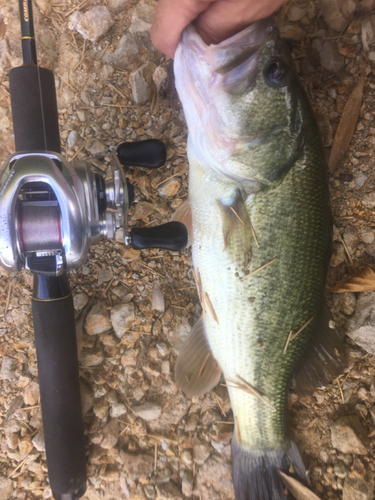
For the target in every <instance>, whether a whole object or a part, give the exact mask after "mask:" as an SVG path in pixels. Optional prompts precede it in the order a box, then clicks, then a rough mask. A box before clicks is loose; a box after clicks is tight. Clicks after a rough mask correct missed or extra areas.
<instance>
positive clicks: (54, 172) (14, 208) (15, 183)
mask: <svg viewBox="0 0 375 500" xmlns="http://www.w3.org/2000/svg"><path fill="white" fill-rule="evenodd" d="M165 159H166V150H165V146H164V144H163V143H162V142H161V141H159V140H156V139H150V140H146V141H139V142H129V143H123V144H120V146H119V147H118V148H117V154H116V153H115V151H114V150H112V162H111V171H112V175H111V176H109V177H107V178H105V179H104V177H103V176H102V175H99V174H97V173H94V172H93V171H92V170H91V169H90V168H89V165H88V163H87V162H85V161H81V160H78V161H77V160H76V161H73V162H71V163H69V162H68V161H67V160H66V159H65V158H64V157H63V156H61V155H60V154H59V153H54V152H50V151H48V152H43V151H40V152H34V151H33V152H24V153H23V152H21V153H16V154H14V155H12V156H11V157H10V158H9V159H8V160H7V161H6V162H5V164H4V166H3V167H2V169H1V170H0V226H1V228H0V229H1V230H0V264H1V265H2V266H3V267H4V268H5V269H7V270H9V271H19V270H20V269H22V268H24V267H26V268H28V269H29V270H30V271H32V272H34V273H37V274H39V275H44V276H59V275H61V274H62V273H63V272H64V270H65V269H76V268H78V267H79V266H81V265H82V264H83V263H84V261H85V259H86V256H87V252H88V249H89V247H90V246H91V245H94V244H96V243H98V242H99V241H100V239H101V238H102V237H105V238H113V237H114V234H115V231H116V230H117V229H119V228H120V227H121V223H122V220H123V228H124V243H125V245H130V246H132V247H133V248H136V249H141V248H165V249H168V250H181V249H182V248H184V247H185V246H186V243H187V231H186V228H185V226H184V225H183V224H180V223H178V222H169V223H167V224H163V225H162V226H157V227H152V228H133V229H132V230H131V231H130V232H128V230H127V219H128V209H129V206H130V205H131V203H132V201H133V198H134V189H133V186H132V185H131V184H130V183H129V182H128V181H127V179H126V177H125V173H124V170H123V167H122V165H121V163H122V164H124V165H129V164H131V165H137V166H144V167H149V168H157V167H159V166H161V165H163V164H164V162H165ZM120 162H121V163H120Z"/></svg>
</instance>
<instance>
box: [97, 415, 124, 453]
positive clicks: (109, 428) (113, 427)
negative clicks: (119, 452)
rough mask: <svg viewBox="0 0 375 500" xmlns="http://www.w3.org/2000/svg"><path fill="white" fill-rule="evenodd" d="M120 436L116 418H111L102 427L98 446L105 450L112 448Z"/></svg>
mask: <svg viewBox="0 0 375 500" xmlns="http://www.w3.org/2000/svg"><path fill="white" fill-rule="evenodd" d="M119 436H120V429H119V425H118V422H117V420H116V419H114V418H113V419H112V420H110V421H109V422H108V424H107V425H106V426H105V427H104V429H103V440H102V442H101V443H100V446H101V447H102V448H104V449H106V450H110V449H111V448H113V447H114V446H115V445H116V444H117V441H118V438H119Z"/></svg>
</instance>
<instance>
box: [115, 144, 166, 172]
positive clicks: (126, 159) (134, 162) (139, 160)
mask: <svg viewBox="0 0 375 500" xmlns="http://www.w3.org/2000/svg"><path fill="white" fill-rule="evenodd" d="M117 156H118V159H119V160H120V163H121V165H125V166H134V167H147V168H159V167H161V166H163V165H164V163H165V160H166V159H167V150H166V148H165V145H164V142H162V141H159V140H158V139H146V140H145V141H136V142H123V143H122V144H120V145H119V146H117Z"/></svg>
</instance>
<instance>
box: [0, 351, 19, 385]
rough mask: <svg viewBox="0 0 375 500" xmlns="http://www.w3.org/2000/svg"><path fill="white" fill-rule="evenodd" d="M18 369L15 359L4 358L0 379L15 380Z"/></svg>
mask: <svg viewBox="0 0 375 500" xmlns="http://www.w3.org/2000/svg"><path fill="white" fill-rule="evenodd" d="M16 368H17V361H16V360H15V359H13V358H9V357H8V356H3V358H2V363H1V369H0V378H2V379H5V380H15V378H16V374H15V373H14V372H15V371H16Z"/></svg>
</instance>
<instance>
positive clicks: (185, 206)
mask: <svg viewBox="0 0 375 500" xmlns="http://www.w3.org/2000/svg"><path fill="white" fill-rule="evenodd" d="M171 220H173V221H177V222H182V224H185V226H186V228H187V230H188V234H189V237H188V242H187V245H186V248H189V247H190V246H191V245H192V243H193V219H192V215H191V204H190V200H189V198H188V199H187V200H185V201H184V202H183V203H181V205H180V206H179V207H178V208H177V210H176V211H175V213H174V214H173V216H172V219H171Z"/></svg>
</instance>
